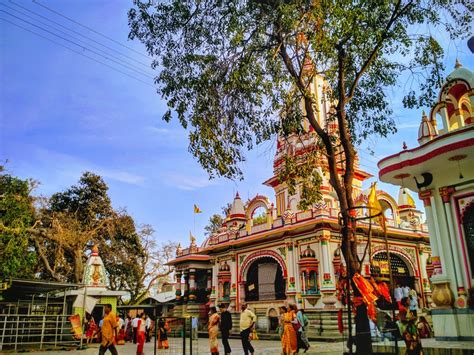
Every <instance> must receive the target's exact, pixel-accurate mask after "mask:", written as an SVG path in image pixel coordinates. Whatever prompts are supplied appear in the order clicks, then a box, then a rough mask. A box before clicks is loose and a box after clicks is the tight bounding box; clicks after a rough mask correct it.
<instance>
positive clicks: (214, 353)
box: [208, 304, 310, 355]
mask: <svg viewBox="0 0 474 355" xmlns="http://www.w3.org/2000/svg"><path fill="white" fill-rule="evenodd" d="M219 311H220V312H219V313H218V312H217V308H216V307H211V309H210V312H209V322H208V333H209V345H210V351H211V355H218V354H219V342H218V340H217V336H218V332H219V329H220V331H221V337H222V345H223V346H224V353H225V354H226V355H227V354H231V352H232V349H231V347H230V345H229V336H230V333H231V331H232V317H231V314H230V312H229V311H228V310H227V307H226V305H225V304H220V305H219ZM256 322H257V316H256V315H255V313H253V312H252V311H251V310H250V309H249V308H248V307H247V305H246V304H242V305H241V312H240V324H239V329H240V339H241V342H242V349H243V351H244V353H245V355H249V354H254V352H255V350H254V348H253V346H252V342H251V341H252V340H255V339H257V333H256V329H255V325H256ZM308 323H309V322H308V318H307V317H306V315H305V314H304V310H302V309H300V310H298V309H297V307H296V305H293V304H292V305H289V307H286V306H281V307H280V320H279V327H278V333H279V335H280V338H281V346H282V353H283V354H284V355H290V354H297V353H298V352H299V351H300V350H304V352H306V351H308V349H309V347H310V345H309V342H308V339H307V337H306V328H307V327H308Z"/></svg>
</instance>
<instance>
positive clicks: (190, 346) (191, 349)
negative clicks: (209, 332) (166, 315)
mask: <svg viewBox="0 0 474 355" xmlns="http://www.w3.org/2000/svg"><path fill="white" fill-rule="evenodd" d="M189 319H190V321H191V324H190V327H189V329H191V331H190V332H189V354H191V355H193V331H194V329H193V318H192V317H191V318H189ZM184 321H185V322H186V320H184Z"/></svg>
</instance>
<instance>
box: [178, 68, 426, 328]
mask: <svg viewBox="0 0 474 355" xmlns="http://www.w3.org/2000/svg"><path fill="white" fill-rule="evenodd" d="M312 90H313V92H314V93H315V95H316V97H317V102H318V105H319V107H318V110H316V111H317V112H318V120H319V122H320V124H321V126H323V127H325V128H326V129H327V130H329V131H331V130H337V125H336V124H335V123H334V122H331V121H329V120H328V119H327V112H329V104H328V103H327V102H326V101H325V98H324V95H323V90H324V81H323V79H322V78H321V77H316V79H315V81H314V83H313V84H312ZM304 128H305V132H304V133H303V134H301V133H300V134H298V135H296V134H294V135H290V136H289V137H286V138H284V139H283V138H282V137H279V138H278V142H277V150H276V153H275V158H274V164H273V175H272V177H271V178H270V179H268V180H267V181H265V182H264V184H265V185H267V186H270V187H272V188H273V189H274V191H275V199H274V201H272V200H271V199H270V198H269V197H266V196H262V195H258V194H257V195H256V196H255V197H253V198H252V199H249V200H248V201H245V202H244V201H243V200H242V199H241V197H240V196H239V194H238V193H237V194H236V195H235V197H234V199H233V201H232V207H231V209H230V212H229V213H228V215H227V217H226V219H225V223H224V224H223V226H222V227H221V228H220V230H219V231H218V232H217V233H215V234H213V235H210V236H208V237H207V238H206V239H205V240H204V241H203V242H202V243H201V244H200V246H198V244H197V243H196V240H195V239H194V238H191V243H190V245H189V246H188V247H186V248H181V247H179V248H178V249H177V251H176V258H175V259H174V260H173V261H171V263H170V264H172V265H174V266H175V276H176V298H177V305H176V306H175V308H174V312H175V315H176V316H179V315H183V314H193V315H199V316H200V318H201V319H203V322H204V319H205V318H206V317H207V310H208V307H209V306H211V305H216V304H218V303H221V302H224V303H227V304H229V307H230V310H231V312H235V313H234V314H235V315H237V312H238V310H239V306H240V304H241V303H243V302H245V303H247V304H249V306H250V307H251V308H252V309H253V310H255V311H256V313H257V316H258V324H257V327H258V328H259V329H260V330H261V331H272V330H274V329H276V327H277V326H278V320H277V313H278V306H280V305H282V304H283V303H284V302H291V303H296V304H298V306H299V307H301V308H304V309H305V310H306V312H307V314H308V315H309V318H310V320H311V322H312V324H313V325H317V326H314V327H310V332H317V333H316V335H318V336H327V337H334V336H338V335H339V333H338V331H337V322H335V321H334V319H335V318H334V317H336V312H337V310H338V309H340V308H341V307H342V305H341V303H340V302H339V301H338V298H337V290H336V284H337V280H338V276H339V272H340V270H341V268H340V266H341V264H344V260H343V258H342V255H341V252H340V244H341V236H340V225H339V223H338V213H339V203H338V199H337V197H336V193H335V192H334V190H333V188H332V187H331V185H330V183H329V176H328V173H326V169H325V163H324V159H322V160H321V161H320V163H319V166H316V169H317V170H318V171H319V175H320V178H321V180H322V182H321V187H320V192H321V194H322V198H321V200H320V202H319V203H317V204H314V205H313V206H311V207H310V208H309V209H307V210H301V209H300V208H299V205H300V204H299V202H300V200H301V193H302V191H300V187H297V189H296V191H295V193H294V194H291V193H290V192H289V189H288V185H287V183H286V182H285V181H282V180H281V179H280V176H281V171H282V169H283V168H284V164H286V159H285V157H288V156H293V157H301V159H304V157H305V155H306V154H308V152H310V151H312V149H317V138H316V134H315V132H313V131H312V129H311V126H310V125H309V124H308V123H306V125H305V127H304ZM342 173H343V171H342V169H341V174H342ZM370 177H371V175H370V174H368V173H366V172H364V171H363V170H362V169H360V168H359V166H358V162H357V163H356V172H355V177H354V186H353V187H354V198H355V200H356V202H357V204H358V205H361V206H362V205H366V203H367V198H368V193H369V190H368V189H367V190H363V188H362V183H363V182H364V181H365V180H367V179H368V178H370ZM377 199H378V200H379V201H380V204H381V206H382V207H383V210H384V215H385V216H386V218H387V235H388V241H389V257H390V260H391V268H392V273H393V277H394V282H397V283H400V284H402V285H408V286H410V287H411V288H414V289H416V290H417V292H418V293H419V294H420V301H421V304H422V305H427V304H429V303H430V302H431V290H430V285H429V281H428V279H429V272H430V267H431V262H430V260H432V258H431V248H430V245H429V238H428V233H427V231H428V229H427V227H426V225H425V224H424V223H423V217H422V212H420V211H418V210H417V209H416V207H415V202H414V200H413V197H412V196H411V195H410V192H409V191H408V190H407V189H406V188H404V187H402V188H400V192H399V195H398V197H397V198H394V197H392V196H390V195H389V194H388V193H386V192H385V191H382V190H378V191H377ZM368 231H369V222H368V221H365V222H361V223H359V224H358V228H357V231H356V235H357V238H359V239H360V241H361V243H360V256H361V257H362V255H363V254H364V247H365V244H366V241H367V236H368ZM369 250H370V252H369V253H367V255H366V258H365V260H364V266H363V274H364V275H365V276H369V275H372V276H373V277H374V279H375V280H377V281H385V282H387V281H388V280H389V279H388V275H389V269H388V267H389V266H388V265H389V264H388V262H387V261H388V258H387V253H386V251H385V244H384V238H383V233H382V230H381V228H379V227H377V226H372V243H371V247H370V249H369ZM369 260H372V263H371V264H370V263H369ZM235 323H236V324H237V323H238V322H235Z"/></svg>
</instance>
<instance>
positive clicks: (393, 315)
mask: <svg viewBox="0 0 474 355" xmlns="http://www.w3.org/2000/svg"><path fill="white" fill-rule="evenodd" d="M383 237H384V241H385V253H386V254H387V262H388V275H389V277H390V296H391V297H392V319H393V321H394V322H395V309H394V307H393V301H394V300H395V291H394V286H395V285H394V284H393V273H392V262H391V259H390V252H389V250H388V238H387V229H386V228H384V229H383ZM395 354H398V337H395Z"/></svg>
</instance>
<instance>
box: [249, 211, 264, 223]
mask: <svg viewBox="0 0 474 355" xmlns="http://www.w3.org/2000/svg"><path fill="white" fill-rule="evenodd" d="M252 221H253V225H254V226H256V225H259V224H263V223H267V212H266V211H262V212H261V213H259V214H258V215H256V216H253V218H252Z"/></svg>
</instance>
